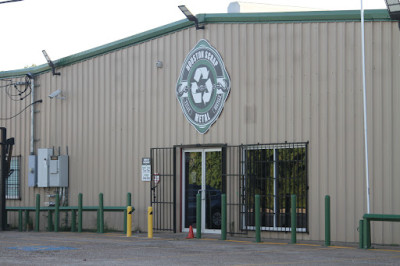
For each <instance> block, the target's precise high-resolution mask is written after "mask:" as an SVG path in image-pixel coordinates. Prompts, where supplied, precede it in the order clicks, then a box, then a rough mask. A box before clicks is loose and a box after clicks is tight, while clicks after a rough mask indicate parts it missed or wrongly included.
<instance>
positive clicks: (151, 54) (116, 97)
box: [0, 10, 400, 244]
mask: <svg viewBox="0 0 400 266" xmlns="http://www.w3.org/2000/svg"><path fill="white" fill-rule="evenodd" d="M197 18H198V20H199V25H198V27H195V25H194V24H193V22H190V21H188V20H186V19H185V20H181V21H178V22H175V23H172V24H168V25H165V26H162V27H159V28H156V29H153V30H150V31H147V32H144V33H141V34H137V35H134V36H132V37H128V38H126V39H123V40H120V41H116V42H113V43H110V44H107V45H104V46H101V47H97V48H94V49H91V50H88V51H84V52H82V53H79V54H75V55H71V56H69V57H66V58H62V59H59V60H56V61H54V65H55V68H53V69H52V68H51V67H50V66H49V65H47V64H46V65H41V66H37V67H33V68H28V69H21V70H13V71H6V72H0V78H1V80H0V86H1V90H0V101H1V106H0V114H1V115H0V116H1V118H2V120H0V126H1V127H6V128H7V130H8V136H12V137H14V138H15V142H16V143H15V146H14V151H13V160H12V162H11V164H12V165H11V167H12V168H13V169H14V171H13V173H12V174H11V175H10V177H9V178H8V182H9V184H8V185H9V189H8V191H7V201H6V204H7V206H34V203H35V197H36V194H40V195H41V200H42V203H41V204H42V205H44V204H46V205H52V203H53V201H54V199H53V196H54V195H55V194H57V193H58V194H59V195H60V199H61V204H63V205H74V206H76V205H77V204H78V203H77V202H78V194H79V193H82V194H83V202H84V205H97V204H98V199H99V197H98V195H99V193H104V204H105V205H110V206H117V205H118V206H121V205H125V204H126V194H127V193H128V192H131V193H132V204H133V206H134V207H135V209H136V210H135V213H134V216H133V224H134V225H133V227H134V228H135V230H142V231H146V230H147V207H148V206H153V208H154V228H155V229H156V230H170V231H174V232H181V231H187V230H188V228H189V226H190V225H192V226H194V227H195V224H196V223H195V214H196V204H195V198H196V194H197V193H201V195H202V197H201V199H202V217H203V218H202V219H203V222H202V227H203V230H204V231H203V232H208V233H218V232H219V231H220V229H221V218H220V217H221V210H220V208H221V194H226V195H227V204H228V206H227V216H228V217H227V219H228V220H227V223H228V226H227V230H228V233H232V234H243V235H251V234H253V232H254V226H255V222H254V196H255V195H257V194H259V195H261V227H262V228H261V229H262V233H263V237H265V238H272V239H274V238H275V239H288V238H290V234H288V232H289V231H290V212H289V211H290V205H289V203H290V200H289V198H290V195H291V194H295V195H296V196H297V209H296V211H297V232H298V233H297V238H298V239H300V240H322V239H324V211H325V209H324V198H325V196H326V195H330V197H331V217H332V222H331V224H332V229H331V230H332V240H333V241H343V242H357V241H358V232H357V227H358V224H359V220H360V219H361V218H362V216H363V214H364V213H366V212H367V199H366V197H367V195H366V179H365V160H364V122H363V82H362V80H363V79H362V73H363V72H362V63H361V62H362V54H361V47H362V42H361V38H360V36H361V23H360V11H324V12H293V13H253V14H201V15H198V16H197ZM201 26H204V29H196V28H201ZM399 35H400V31H399V28H398V22H397V21H392V20H391V19H390V17H389V15H388V12H387V11H386V10H370V11H366V12H365V55H366V57H365V60H366V61H365V65H366V91H367V118H368V120H367V121H368V144H369V171H370V182H369V186H370V197H371V198H370V202H371V212H372V213H382V214H400V193H398V191H399V188H400V163H399V158H400V142H399V139H398V137H399V136H400V116H399V115H398V114H400V94H399V88H398V86H399V84H400V75H399V74H398V73H400V58H399V54H400V38H399V37H400V36H399ZM57 73H60V74H59V75H57ZM16 91H18V92H20V93H22V96H21V95H18V96H17V97H23V96H24V95H27V93H30V95H29V96H28V97H25V98H24V99H23V100H20V99H19V100H17V101H13V100H12V98H13V97H15V92H16ZM17 94H18V93H17ZM49 95H51V96H52V98H50V97H48V96H49ZM40 99H42V100H43V102H41V103H40V102H36V101H38V100H40ZM35 102H36V103H35ZM31 103H35V104H33V105H31V106H30V107H29V108H28V109H27V110H26V111H25V112H22V113H21V114H20V115H19V116H17V117H15V118H13V119H8V120H5V118H10V117H12V116H14V115H15V114H17V113H18V112H20V111H21V110H23V109H24V108H25V107H26V106H28V105H29V104H31ZM65 158H66V159H65ZM53 160H57V163H56V164H54V162H52V161H53ZM396 162H397V163H396ZM55 168H57V169H55ZM146 171H149V172H146ZM57 173H58V174H59V175H58V176H57V177H56V178H57V179H55V177H54V175H55V174H57ZM11 182H15V184H16V186H15V187H13V188H11V187H10V184H11ZM13 184H14V183H13ZM46 215H47V214H46V213H44V212H42V216H43V218H42V219H41V220H43V221H46ZM64 215H65V216H66V217H64ZM83 219H84V228H91V227H95V223H96V221H95V220H96V216H95V214H90V213H88V214H86V213H85V214H84V218H83ZM122 219H123V217H122V216H121V217H120V216H119V215H115V214H109V213H107V214H106V216H105V224H106V226H107V227H108V228H112V229H118V230H122ZM17 220H18V217H17V215H16V214H12V213H10V214H9V216H8V223H9V224H11V225H14V226H15V225H16V224H17ZM60 220H61V221H60V223H61V224H63V225H66V226H70V223H71V217H68V216H67V215H66V214H63V216H62V217H61V219H60ZM45 226H46V225H45V224H44V223H43V224H42V225H41V230H44V229H45ZM372 233H373V234H372V239H373V242H375V243H384V244H396V243H397V244H399V243H400V225H399V224H398V223H374V224H373V225H372Z"/></svg>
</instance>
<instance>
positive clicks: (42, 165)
mask: <svg viewBox="0 0 400 266" xmlns="http://www.w3.org/2000/svg"><path fill="white" fill-rule="evenodd" d="M68 168H69V167H68V155H53V149H38V156H37V185H38V187H68Z"/></svg>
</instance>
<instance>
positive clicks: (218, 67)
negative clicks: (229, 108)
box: [176, 40, 231, 134]
mask: <svg viewBox="0 0 400 266" xmlns="http://www.w3.org/2000/svg"><path fill="white" fill-rule="evenodd" d="M230 83H231V81H230V79H229V75H228V72H227V71H226V69H225V65H224V62H223V61H222V58H221V56H220V55H219V53H218V51H217V50H216V49H215V48H214V47H212V46H211V45H210V44H209V43H208V42H207V41H206V40H200V41H199V42H198V43H197V45H196V46H195V47H194V48H193V49H192V50H191V51H190V53H189V54H188V55H187V57H186V59H185V61H184V62H183V65H182V69H181V74H180V76H179V79H178V82H177V85H176V96H177V98H178V101H179V103H180V104H181V108H182V111H183V113H184V114H185V117H186V119H187V120H188V121H189V122H190V123H191V124H192V125H193V126H194V127H195V128H196V130H197V131H198V132H200V133H202V134H204V133H206V132H207V131H208V129H209V128H210V127H211V125H212V124H213V123H214V122H215V121H216V120H217V118H218V116H219V115H220V113H221V112H222V109H223V108H224V104H225V101H226V98H227V97H228V95H229V91H230Z"/></svg>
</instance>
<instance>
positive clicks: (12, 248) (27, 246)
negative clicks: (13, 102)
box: [0, 231, 400, 265]
mask: <svg viewBox="0 0 400 266" xmlns="http://www.w3.org/2000/svg"><path fill="white" fill-rule="evenodd" d="M216 237H217V236H213V235H203V239H200V240H199V239H186V234H159V233H156V234H154V238H153V239H148V238H147V237H146V235H145V234H139V235H138V234H133V236H132V237H129V238H128V237H126V236H125V235H123V234H122V233H106V234H97V233H70V232H60V233H49V232H40V233H36V232H14V231H5V232H0V265H28V264H29V265H32V264H33V265H400V247H398V246H397V247H392V246H376V245H375V248H374V249H369V250H362V249H358V248H357V246H331V247H325V246H323V245H321V244H320V243H315V242H314V243H313V242H308V243H302V244H288V242H285V241H267V240H264V241H265V242H262V243H255V242H253V239H248V238H235V239H230V240H226V241H221V240H218V239H217V238H216Z"/></svg>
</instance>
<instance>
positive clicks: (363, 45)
mask: <svg viewBox="0 0 400 266" xmlns="http://www.w3.org/2000/svg"><path fill="white" fill-rule="evenodd" d="M364 35H365V34H364V6H363V0H361V53H362V72H363V73H362V78H363V103H364V147H365V183H366V193H367V213H370V203H369V202H370V197H369V192H370V188H369V163H368V127H367V91H366V85H365V83H366V82H365V37H364Z"/></svg>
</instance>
